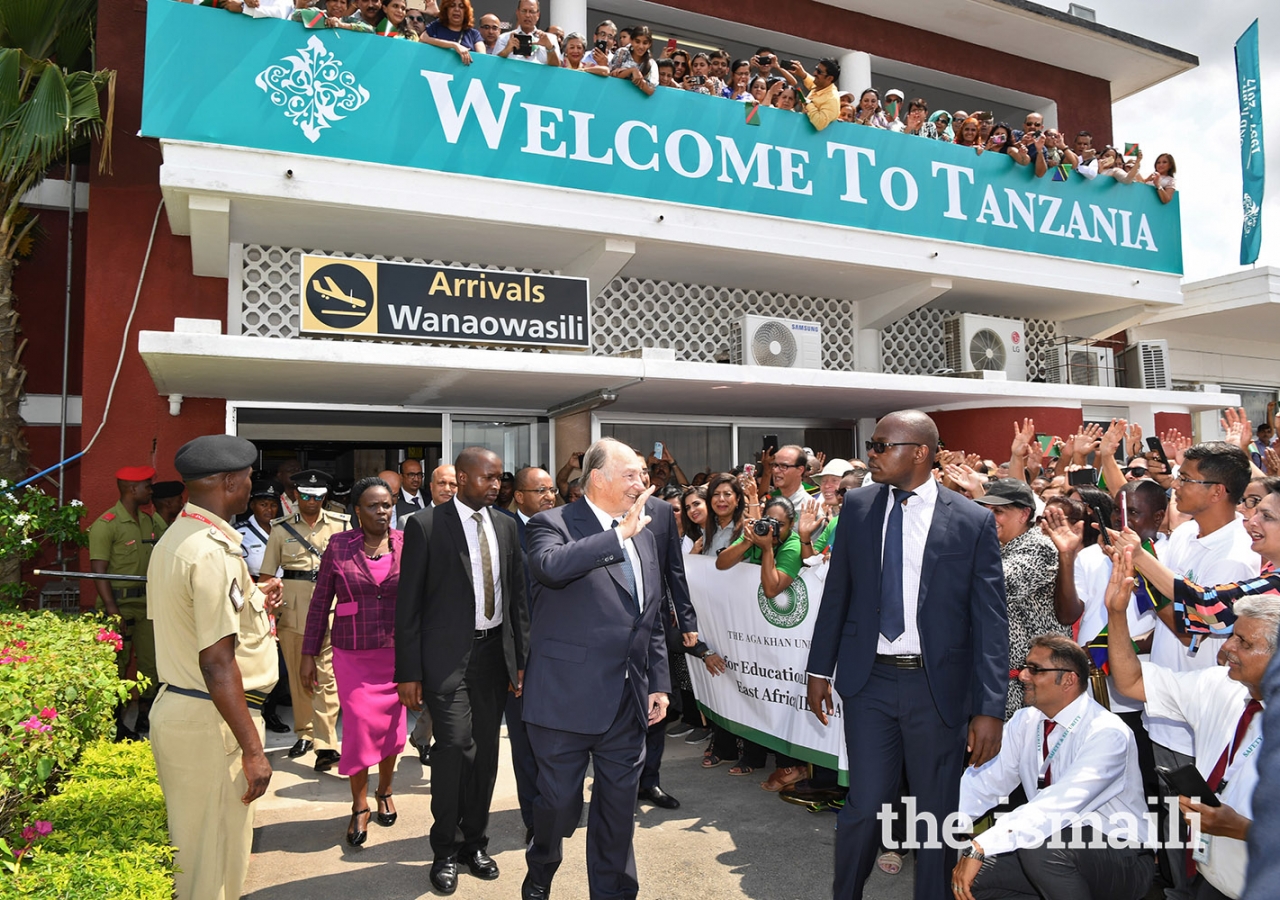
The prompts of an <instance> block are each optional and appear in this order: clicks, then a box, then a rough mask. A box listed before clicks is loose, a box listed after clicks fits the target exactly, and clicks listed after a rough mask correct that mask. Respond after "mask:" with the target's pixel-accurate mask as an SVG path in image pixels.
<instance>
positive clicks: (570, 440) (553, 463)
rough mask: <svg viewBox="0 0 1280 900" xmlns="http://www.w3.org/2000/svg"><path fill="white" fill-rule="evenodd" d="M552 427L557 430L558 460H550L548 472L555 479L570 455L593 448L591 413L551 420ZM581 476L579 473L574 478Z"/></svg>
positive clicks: (575, 414) (556, 450)
mask: <svg viewBox="0 0 1280 900" xmlns="http://www.w3.org/2000/svg"><path fill="white" fill-rule="evenodd" d="M551 427H552V428H554V429H555V437H556V439H555V454H556V457H557V458H556V459H553V460H550V465H548V467H547V471H549V472H550V473H551V475H552V477H553V478H554V477H555V474H556V471H557V470H559V468H560V467H561V466H563V465H564V464H565V461H566V460H568V458H569V454H571V453H576V452H577V451H579V450H582V451H585V450H586V449H587V448H588V447H590V446H591V413H590V411H588V412H580V413H573V414H572V415H568V416H560V417H559V418H556V419H552V420H551ZM581 474H582V473H581V472H578V473H577V474H575V475H574V476H573V477H574V478H577V477H578V476H579V475H581Z"/></svg>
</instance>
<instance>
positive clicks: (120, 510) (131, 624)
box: [89, 466, 165, 741]
mask: <svg viewBox="0 0 1280 900" xmlns="http://www.w3.org/2000/svg"><path fill="white" fill-rule="evenodd" d="M155 477H156V470H155V469H153V468H151V467H150V466H128V467H126V468H123V469H120V470H119V471H118V472H116V487H117V488H118V489H119V491H120V502H118V503H117V504H116V505H115V506H113V507H111V509H109V510H107V511H106V512H104V513H103V514H102V515H100V516H98V518H97V520H96V521H95V522H94V523H93V524H92V525H90V526H89V568H90V570H91V571H93V572H96V573H98V574H100V575H106V574H111V575H146V574H147V563H148V562H150V561H151V550H152V548H153V547H155V544H156V541H157V540H159V538H160V535H162V534H163V533H164V527H165V525H164V520H163V519H161V518H160V517H159V516H153V515H151V514H149V513H145V512H143V511H142V510H141V507H143V506H146V505H147V504H149V503H150V502H151V481H152V479H154V478H155ZM93 584H94V587H95V588H96V589H97V591H98V603H97V608H98V609H99V610H100V611H103V612H105V613H106V614H107V615H109V616H112V617H113V618H116V619H118V620H119V623H120V625H119V631H120V636H121V637H122V638H124V645H123V646H122V647H121V649H120V652H119V653H118V654H116V669H117V671H118V672H119V673H120V677H121V678H123V677H124V676H125V673H126V672H127V671H128V669H129V661H130V659H131V658H134V659H136V660H137V669H138V674H139V675H145V676H146V677H147V679H148V681H149V682H150V684H149V685H148V686H147V688H146V689H145V690H144V691H143V692H142V695H141V696H140V697H139V698H138V719H137V722H136V723H135V725H136V729H135V730H130V729H129V728H127V727H125V724H124V717H125V713H126V711H127V710H128V708H129V705H128V704H127V703H124V704H121V705H120V706H119V707H118V708H117V709H116V740H118V741H120V740H126V739H127V740H137V738H138V732H142V731H147V730H149V729H150V727H151V724H150V715H149V714H150V712H151V702H152V700H153V698H154V697H155V695H156V687H157V682H156V642H155V635H154V634H153V632H152V630H151V622H150V620H148V619H147V586H146V585H145V584H142V583H140V582H136V581H135V582H129V581H106V580H95V581H94V582H93Z"/></svg>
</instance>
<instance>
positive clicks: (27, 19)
mask: <svg viewBox="0 0 1280 900" xmlns="http://www.w3.org/2000/svg"><path fill="white" fill-rule="evenodd" d="M97 6H98V4H97V0H0V478H3V479H5V480H7V481H9V482H10V483H12V482H14V481H17V480H20V479H21V478H22V477H23V476H24V475H25V473H26V470H27V463H28V448H27V442H26V439H25V438H24V437H23V434H22V428H23V421H22V418H21V416H20V415H19V414H18V403H19V400H20V399H21V396H22V385H23V382H24V381H25V379H26V370H25V368H24V367H23V365H22V351H23V348H24V346H25V344H26V341H25V340H21V339H20V338H19V328H18V312H17V308H16V298H15V297H14V296H13V267H14V265H15V261H16V259H17V258H18V257H19V256H21V255H22V254H23V253H24V252H26V251H28V250H29V247H30V241H31V238H32V235H33V230H32V229H33V228H34V227H35V225H36V216H35V214H34V213H33V212H32V211H31V210H30V209H28V208H27V207H24V206H23V205H22V197H23V195H25V194H26V193H27V191H29V190H31V189H32V188H33V187H35V186H36V185H37V184H39V183H40V182H41V181H42V180H43V179H44V177H45V173H46V172H48V170H49V168H50V166H53V165H56V164H58V163H61V162H64V161H66V159H67V157H68V155H69V154H70V153H71V152H72V151H73V150H75V149H76V148H78V147H81V146H83V145H84V144H86V143H87V142H88V141H90V140H92V139H93V138H95V137H99V136H103V146H102V154H101V160H100V166H99V168H100V170H105V169H106V168H108V167H109V166H110V159H111V148H110V137H111V115H112V107H113V104H114V94H115V73H114V72H106V71H103V72H96V71H94V69H93V59H94V54H93V33H94V25H95V23H96V20H97ZM104 88H105V89H106V90H107V111H106V114H105V117H104V115H103V112H102V107H101V105H100V104H99V103H98V95H99V94H100V93H101V92H102V91H103V89H104ZM104 126H105V130H104Z"/></svg>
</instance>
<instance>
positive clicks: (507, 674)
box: [395, 447, 529, 894]
mask: <svg viewBox="0 0 1280 900" xmlns="http://www.w3.org/2000/svg"><path fill="white" fill-rule="evenodd" d="M456 466H457V470H458V493H457V495H456V496H455V497H454V498H453V500H451V501H450V502H448V503H444V504H441V505H440V506H434V507H430V508H428V509H424V510H422V511H421V512H418V513H415V514H414V515H413V516H411V517H410V518H409V520H408V521H407V522H406V523H405V529H404V549H403V557H402V559H401V561H400V587H399V592H398V594H397V596H396V671H395V675H396V681H397V682H398V683H399V688H400V702H401V703H403V704H404V705H405V706H407V707H408V708H409V709H412V710H414V711H417V710H420V709H421V708H422V706H423V704H424V702H425V704H426V707H427V709H428V710H430V712H431V719H432V722H433V724H434V729H435V740H436V743H435V749H434V750H433V751H432V754H431V756H432V764H433V767H434V768H433V775H432V780H431V782H432V790H431V815H432V817H433V818H434V820H435V821H434V822H433V824H432V826H431V850H432V853H433V861H432V863H431V884H432V886H433V887H435V889H436V890H438V891H439V892H440V893H442V894H452V893H453V892H454V891H455V890H456V889H457V886H458V863H459V862H462V863H463V864H465V865H466V867H467V868H468V869H469V870H470V871H471V874H472V875H474V876H476V877H477V878H483V879H485V880H492V879H494V878H497V877H498V865H497V863H495V862H494V861H493V859H492V858H490V856H489V855H488V853H487V852H486V851H487V848H488V845H489V836H488V833H487V832H488V827H489V803H490V801H491V800H492V799H493V786H494V782H495V781H496V779H497V774H498V747H499V735H500V732H501V726H502V711H503V708H504V707H505V705H506V696H507V689H508V687H509V686H511V687H513V688H514V689H515V690H516V691H517V692H518V691H519V690H520V686H521V681H522V678H523V669H524V659H525V655H526V650H525V648H526V647H527V646H528V640H529V614H528V606H527V604H526V603H525V577H524V556H523V554H522V553H521V551H520V538H519V535H518V534H517V533H516V523H515V520H514V519H512V518H511V517H510V516H499V515H492V514H491V510H490V509H489V507H490V506H492V505H493V501H494V500H495V499H497V496H498V486H499V485H500V484H501V481H502V460H500V459H499V458H498V457H497V456H496V455H495V454H493V453H491V452H489V451H488V450H485V449H484V448H482V447H468V448H467V449H466V450H463V451H462V453H460V454H459V455H458V459H457V462H456Z"/></svg>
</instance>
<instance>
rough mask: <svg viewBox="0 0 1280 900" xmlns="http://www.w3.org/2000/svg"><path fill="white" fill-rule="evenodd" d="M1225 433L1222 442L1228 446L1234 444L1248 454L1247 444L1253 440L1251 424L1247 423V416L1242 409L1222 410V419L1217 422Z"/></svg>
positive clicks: (1228, 408) (1229, 408)
mask: <svg viewBox="0 0 1280 900" xmlns="http://www.w3.org/2000/svg"><path fill="white" fill-rule="evenodd" d="M1218 423H1219V424H1220V425H1221V426H1222V430H1223V431H1224V432H1225V434H1224V436H1223V438H1222V439H1223V440H1224V441H1226V442H1227V443H1228V444H1235V445H1236V446H1237V447H1239V448H1240V449H1241V450H1243V451H1244V452H1245V453H1248V452H1249V442H1250V441H1251V440H1252V438H1253V423H1252V422H1250V421H1249V414H1248V413H1246V412H1245V411H1244V407H1243V406H1242V407H1240V408H1239V409H1232V408H1231V407H1229V406H1228V407H1227V408H1226V409H1225V410H1223V417H1222V418H1221V419H1219V420H1218Z"/></svg>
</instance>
